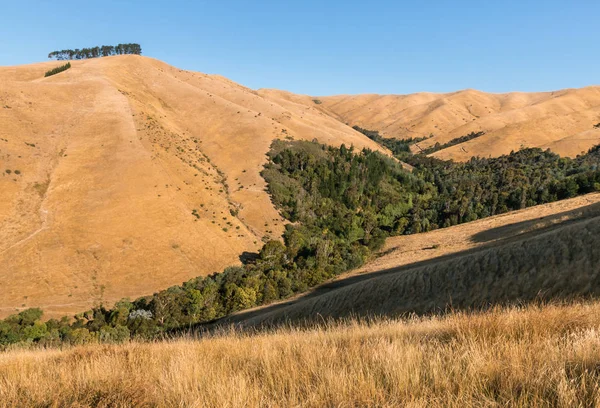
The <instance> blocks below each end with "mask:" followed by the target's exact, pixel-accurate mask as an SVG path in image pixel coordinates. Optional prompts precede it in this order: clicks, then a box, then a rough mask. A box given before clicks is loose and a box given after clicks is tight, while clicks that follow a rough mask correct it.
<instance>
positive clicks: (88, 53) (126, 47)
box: [48, 43, 142, 61]
mask: <svg viewBox="0 0 600 408" xmlns="http://www.w3.org/2000/svg"><path fill="white" fill-rule="evenodd" d="M126 54H135V55H141V54H142V47H141V46H140V45H139V44H135V43H129V44H118V45H114V46H113V45H102V46H96V47H90V48H82V49H79V48H76V49H74V50H61V51H52V52H51V53H49V54H48V58H50V59H56V60H59V61H62V60H73V59H87V58H98V57H108V56H111V55H126Z"/></svg>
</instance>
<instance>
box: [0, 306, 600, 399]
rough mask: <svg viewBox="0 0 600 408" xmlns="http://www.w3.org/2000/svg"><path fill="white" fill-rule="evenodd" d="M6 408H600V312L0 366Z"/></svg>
mask: <svg viewBox="0 0 600 408" xmlns="http://www.w3.org/2000/svg"><path fill="white" fill-rule="evenodd" d="M0 405H1V406H6V407H13V406H19V407H27V406H44V407H64V406H75V407H85V406H100V407H108V406H111V407H155V406H156V407H162V406H166V407H269V406H277V407H294V406H309V407H323V406H340V407H350V406H410V407H432V406H433V407H435V406H440V407H441V406H444V407H445V406H450V407H453V406H454V407H461V408H462V407H467V406H469V407H470V406H478V407H488V406H489V407H493V406H537V407H549V406H552V407H555V406H556V407H578V406H581V407H583V406H598V405H600V303H587V304H582V303H580V304H573V305H562V306H561V305H554V306H546V307H534V306H529V307H527V308H525V309H518V308H511V309H496V310H493V311H490V312H486V313H482V314H473V315H468V314H464V313H457V314H450V315H447V316H445V317H430V318H414V319H408V320H380V321H376V322H372V323H364V322H363V323H360V322H356V321H349V322H345V323H335V324H330V325H327V326H322V327H314V328H311V329H293V328H292V329H290V328H287V329H278V330H276V331H272V332H268V333H257V334H253V335H250V334H243V333H228V334H223V335H219V336H215V337H212V338H204V339H197V340H194V339H178V340H174V341H171V342H162V343H154V344H142V343H130V344H125V345H92V346H83V347H76V348H72V349H65V350H13V351H9V352H6V353H3V354H0Z"/></svg>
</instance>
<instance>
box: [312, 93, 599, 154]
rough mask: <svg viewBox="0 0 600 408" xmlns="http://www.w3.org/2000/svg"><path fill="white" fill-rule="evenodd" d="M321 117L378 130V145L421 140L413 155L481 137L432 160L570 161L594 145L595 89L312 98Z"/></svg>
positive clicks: (596, 109) (445, 151)
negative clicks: (535, 150) (525, 150)
mask: <svg viewBox="0 0 600 408" xmlns="http://www.w3.org/2000/svg"><path fill="white" fill-rule="evenodd" d="M318 100H319V101H320V102H321V104H320V105H319V106H320V109H322V110H324V111H328V112H330V113H331V114H332V116H334V117H336V118H338V119H339V120H341V121H343V122H347V123H348V124H350V125H358V126H361V127H363V128H366V129H370V130H377V131H379V132H380V133H381V134H382V135H383V136H384V137H396V138H400V139H403V138H410V137H428V136H430V135H433V137H431V138H430V139H427V140H425V141H422V142H420V143H419V144H418V147H417V146H413V148H414V151H415V152H417V151H419V150H420V148H422V149H425V148H427V147H429V146H433V145H435V144H436V143H440V144H444V143H447V142H449V141H450V140H452V139H455V138H458V137H461V136H464V135H467V134H469V133H471V132H475V133H477V132H485V134H484V135H483V136H481V137H478V138H476V139H473V140H471V141H468V142H464V143H461V144H458V145H454V146H452V147H449V148H447V149H444V150H441V151H439V152H437V153H434V156H437V157H440V158H442V159H453V160H459V161H465V160H468V159H470V158H471V157H472V156H482V157H488V156H499V155H502V154H507V153H510V151H511V150H515V151H516V150H519V149H520V148H522V147H540V148H543V149H546V148H550V149H551V150H553V151H555V152H556V153H558V154H560V155H565V156H571V157H573V156H576V155H577V154H580V153H582V152H584V151H587V150H588V149H589V148H590V147H592V146H594V145H596V144H598V143H600V128H596V127H594V125H596V124H598V123H600V87H599V86H590V87H586V88H581V89H564V90H560V91H555V92H537V93H524V92H511V93H506V94H492V93H485V92H480V91H476V90H472V89H467V90H463V91H458V92H453V93H448V94H433V93H417V94H411V95H339V96H330V97H319V98H318Z"/></svg>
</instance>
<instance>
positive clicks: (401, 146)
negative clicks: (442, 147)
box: [352, 126, 433, 154]
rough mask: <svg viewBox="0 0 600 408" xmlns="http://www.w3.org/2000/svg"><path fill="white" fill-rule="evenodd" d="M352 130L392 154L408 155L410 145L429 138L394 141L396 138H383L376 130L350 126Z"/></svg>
mask: <svg viewBox="0 0 600 408" xmlns="http://www.w3.org/2000/svg"><path fill="white" fill-rule="evenodd" d="M352 129H354V130H356V131H358V132H360V133H362V134H363V135H365V136H366V137H368V138H369V139H371V140H372V141H374V142H377V143H379V144H380V145H384V146H385V147H387V148H388V149H390V150H391V151H392V152H393V153H394V154H399V153H402V152H404V153H410V145H412V144H415V143H419V142H422V141H423V140H427V139H429V138H430V137H431V136H433V135H430V136H429V137H409V138H408V139H396V138H384V137H383V136H381V135H380V134H379V132H378V131H376V130H367V129H363V128H361V127H360V126H352Z"/></svg>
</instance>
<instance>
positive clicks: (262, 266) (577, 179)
mask: <svg viewBox="0 0 600 408" xmlns="http://www.w3.org/2000/svg"><path fill="white" fill-rule="evenodd" d="M386 140H387V139H386ZM386 143H387V142H386ZM392 143H393V142H391V143H390V146H393V144H392ZM397 155H398V157H401V158H402V160H403V161H405V162H408V163H409V164H411V165H412V166H414V168H415V169H414V170H413V171H412V172H409V171H406V170H404V169H403V168H402V166H401V164H400V163H399V162H398V161H397V160H394V159H393V158H390V157H387V156H384V155H382V154H380V153H378V152H374V151H370V150H368V149H364V150H361V151H356V150H355V149H354V148H352V147H346V146H344V145H342V146H341V147H339V148H337V147H328V146H325V145H321V144H318V143H313V142H300V141H276V142H274V143H273V145H272V148H271V150H270V152H269V154H268V158H269V159H268V163H267V164H266V166H265V168H264V170H263V172H262V176H263V177H264V178H265V180H266V181H267V186H268V191H269V193H270V194H271V197H272V200H273V203H274V204H275V206H276V207H277V208H278V209H279V211H280V212H281V214H282V215H283V216H284V217H285V218H286V219H287V220H289V221H291V222H290V223H289V224H288V225H287V226H286V229H285V232H284V234H283V242H281V241H277V240H273V241H269V242H267V243H265V244H264V246H263V247H262V249H261V250H260V252H259V254H258V256H257V257H256V258H255V259H250V260H246V261H245V262H244V263H243V264H242V266H239V267H238V266H236V267H229V268H226V269H225V270H224V271H223V272H220V273H214V274H212V275H210V276H206V277H198V278H194V279H191V280H190V281H188V282H185V283H183V284H182V285H178V286H173V287H171V288H169V289H166V290H162V291H159V292H157V293H155V294H153V295H151V296H145V297H141V298H139V299H136V300H134V301H130V300H127V299H124V300H122V301H120V302H117V303H116V304H115V305H114V306H113V307H112V308H107V307H106V306H104V305H100V306H97V307H94V308H93V309H91V310H89V311H87V312H85V313H81V314H78V315H76V316H75V317H74V318H67V317H64V318H62V319H51V320H49V321H47V322H43V321H42V319H41V318H42V311H41V310H39V309H28V310H25V311H23V312H21V313H19V314H16V315H13V316H10V317H8V318H7V319H4V320H3V321H0V345H8V344H12V343H37V344H41V345H59V344H64V343H67V344H79V343H85V342H95V341H100V342H118V341H123V340H127V339H130V338H142V339H148V338H158V337H160V336H163V335H165V334H170V333H172V332H173V331H174V330H180V329H182V328H190V327H194V326H195V325H197V324H200V323H203V322H208V321H211V320H213V319H217V318H220V317H223V316H226V315H228V314H231V313H233V312H236V311H240V310H243V309H247V308H250V307H254V306H258V305H263V304H268V303H271V302H273V301H276V300H278V299H284V298H287V297H289V296H292V295H294V294H296V293H301V292H304V291H306V290H308V289H309V288H311V287H314V286H315V285H318V284H320V283H322V282H324V281H326V280H328V279H330V278H332V277H334V276H336V275H338V274H340V273H342V272H345V271H347V270H349V269H352V268H356V267H358V266H360V265H362V264H363V263H364V262H366V261H367V260H368V259H369V258H370V257H371V255H372V254H373V253H374V252H375V251H377V250H378V249H380V248H381V247H382V245H383V243H384V242H385V239H386V237H389V236H393V235H400V234H414V233H420V232H425V231H430V230H433V229H437V228H443V227H447V226H450V225H455V224H460V223H463V222H468V221H472V220H475V219H478V218H484V217H488V216H491V215H494V214H500V213H503V212H507V211H511V210H516V209H520V208H524V207H528V206H532V205H536V204H542V203H547V202H551V201H556V200H559V199H564V198H569V197H574V196H576V195H579V194H585V193H589V192H591V191H600V168H599V165H600V146H597V147H595V148H593V149H590V151H589V152H588V153H587V154H585V155H581V156H578V157H577V158H575V159H570V158H565V157H560V156H559V155H557V154H554V153H552V152H550V151H549V150H546V151H543V150H541V149H524V150H521V151H518V152H512V153H511V154H509V155H504V156H501V157H498V158H477V157H475V158H473V159H471V160H470V161H469V162H466V163H454V162H451V161H442V160H438V159H435V158H430V157H426V156H423V155H411V154H410V153H406V152H405V151H404V150H400V151H399V152H397Z"/></svg>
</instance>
